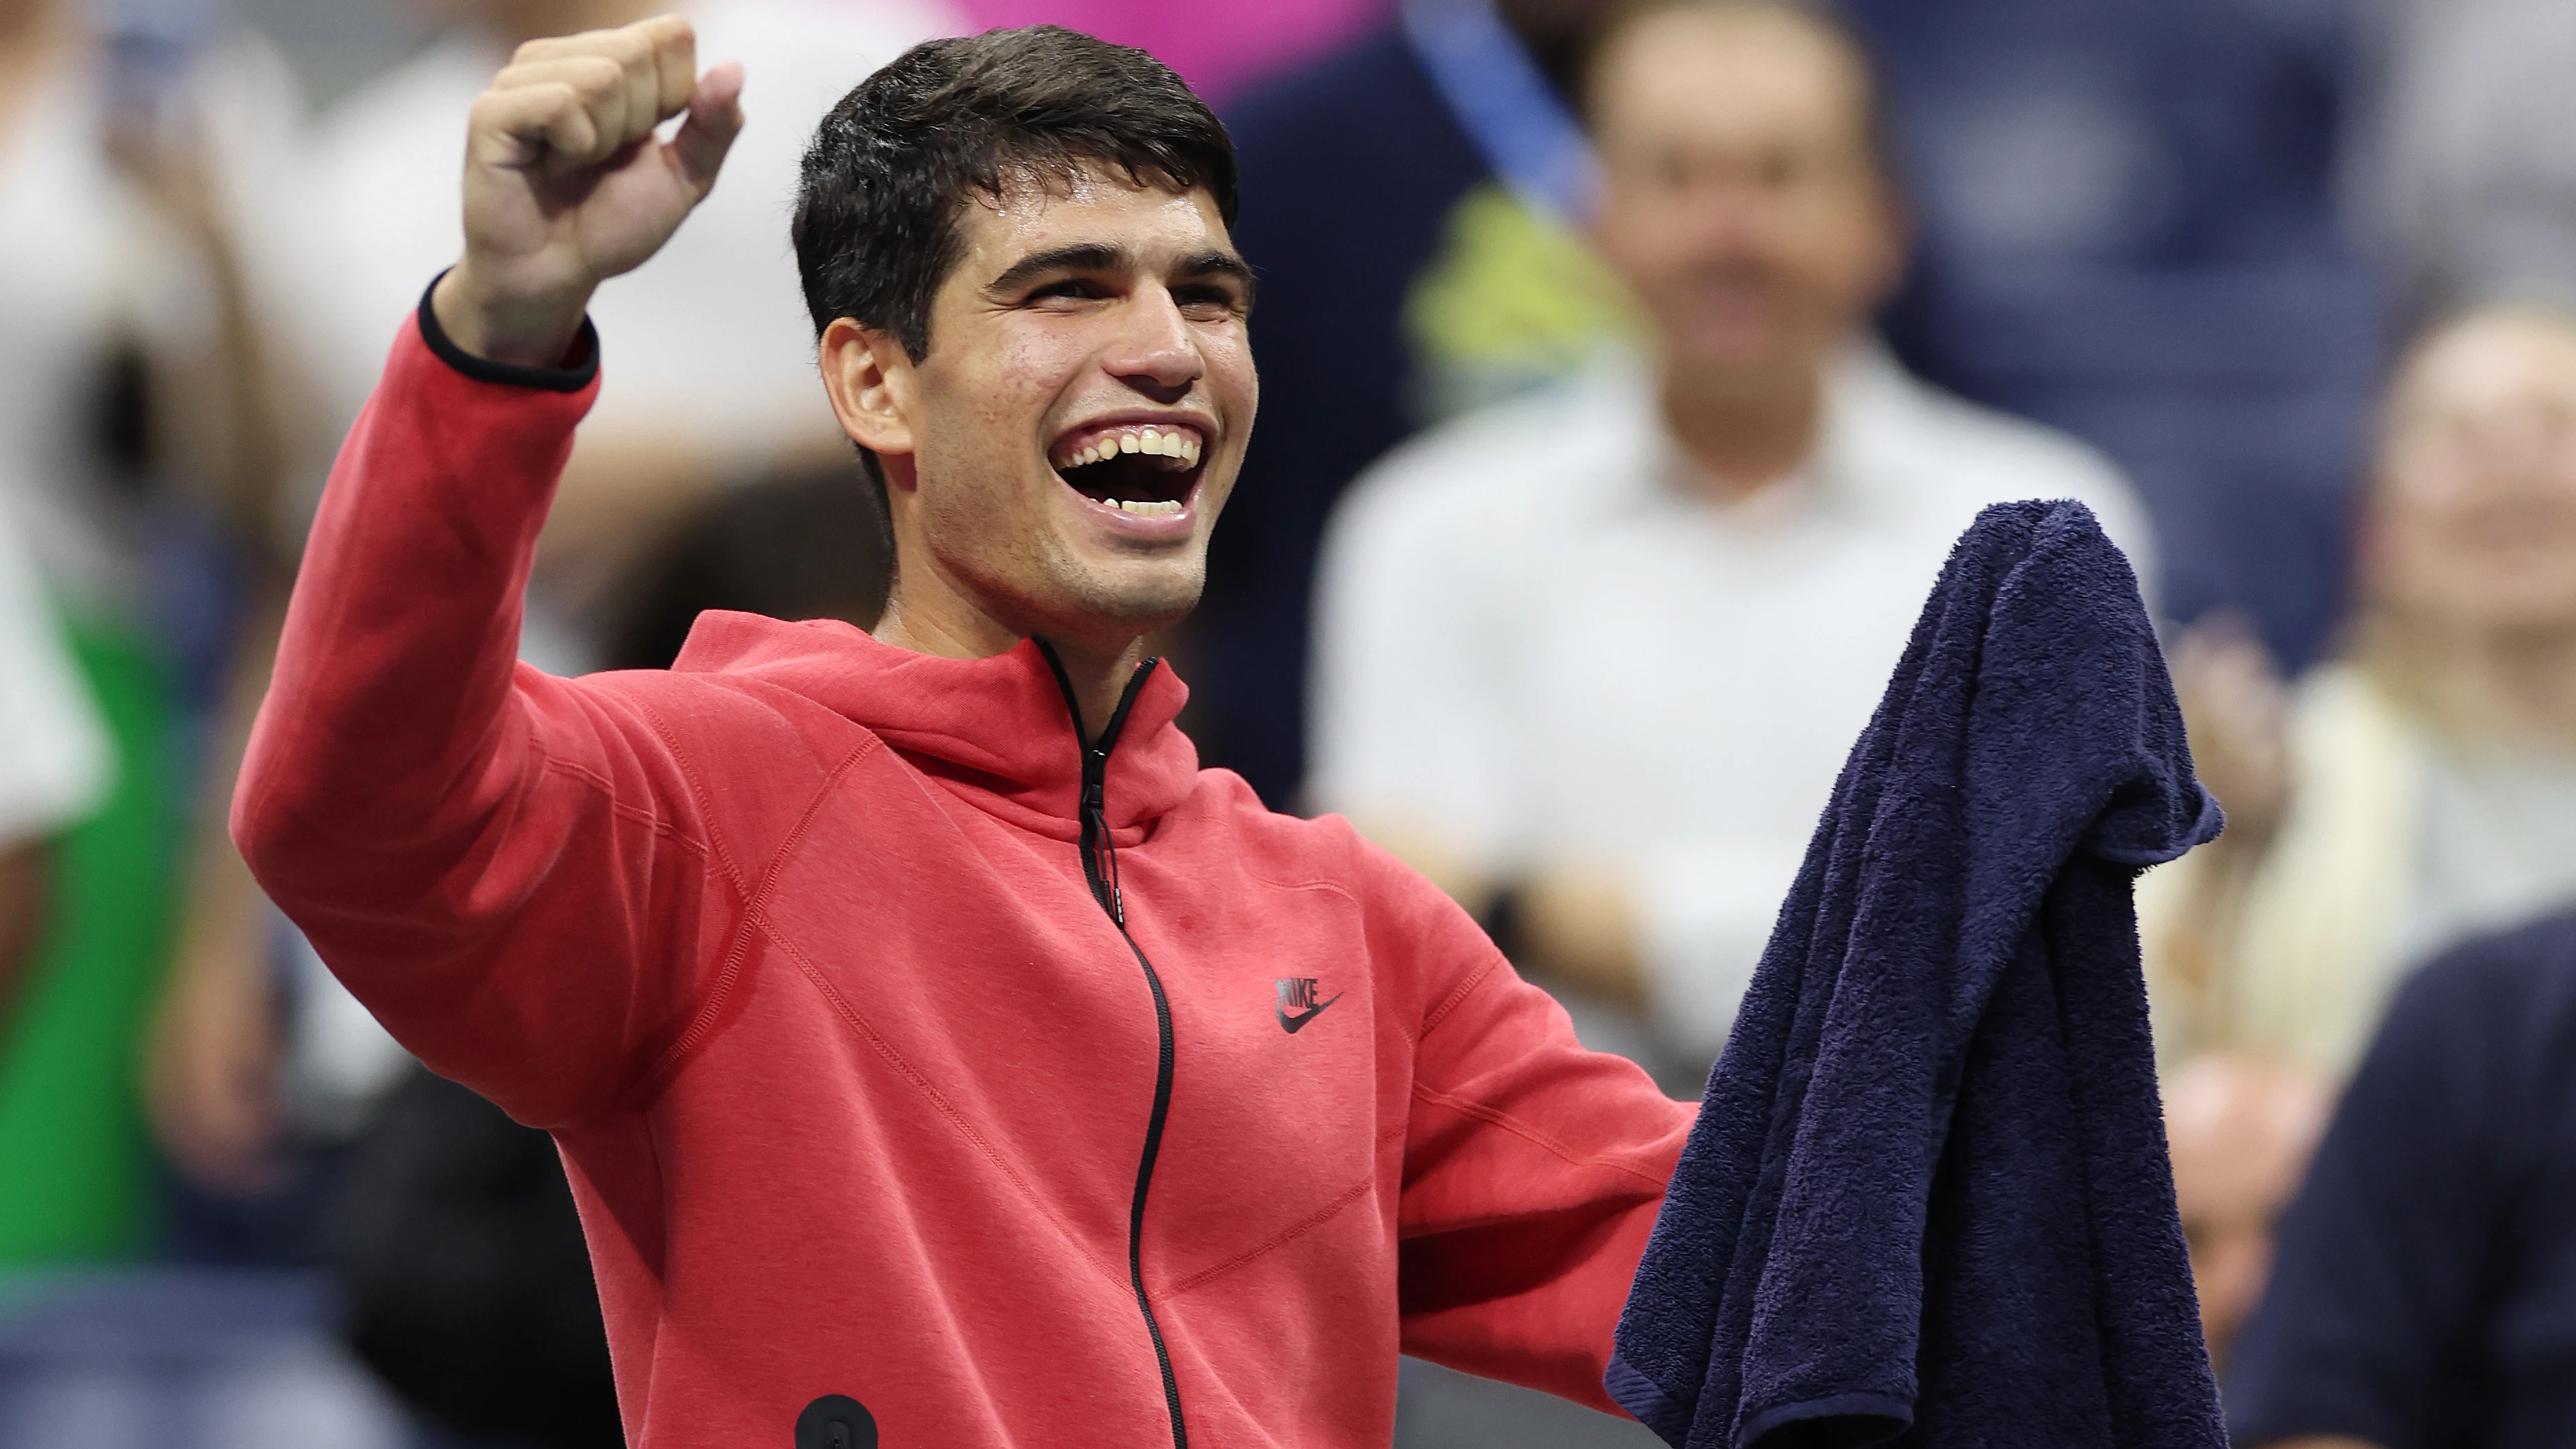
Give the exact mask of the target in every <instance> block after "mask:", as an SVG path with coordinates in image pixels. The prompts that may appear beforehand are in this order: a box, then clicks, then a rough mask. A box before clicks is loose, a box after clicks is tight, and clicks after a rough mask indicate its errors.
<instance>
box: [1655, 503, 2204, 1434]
mask: <svg viewBox="0 0 2576 1449" xmlns="http://www.w3.org/2000/svg"><path fill="white" fill-rule="evenodd" d="M2218 823H2219V816H2218V809H2217V806H2216V805H2215V804H2214V803H2213V802H2212V801H2211V800H2210V799H2209V797H2208V796H2207V795H2206V794H2204V793H2203V792H2202V791H2201V789H2200V786H2199V784H2198V782H2197V781H2196V780H2195V779H2194V778H2193V775H2192V769H2191V756H2190V752H2189V750H2188V749H2187V748H2186V746H2185V744H2184V741H2183V728H2182V716H2181V712H2180V711H2179V710H2178V709H2177V708H2176V707H2175V704H2174V697H2173V685H2172V682H2171V680H2170V679H2168V677H2167V676H2166V674H2165V669H2164V662H2163V657H2162V655H2161V654H2160V653H2159V652H2158V650H2157V647H2156V640H2155V635H2154V632H2153V630H2152V629H2151V628H2150V627H2149V625H2148V623H2147V616H2146V610H2145V608H2144V607H2143V606H2142V605H2141V604H2140V602H2139V599H2138V587H2137V580H2136V577H2135V576H2134V575H2133V574H2132V573H2131V572H2130V570H2129V565H2128V561H2127V560H2126V559H2125V558H2123V557H2122V556H2121V554H2120V552H2119V550H2118V549H2116V548H2114V547H2113V546H2112V544H2111V542H2110V541H2109V540H2108V539H2106V538H2104V537H2103V536H2102V531H2101V528H2100V527H2099V525H2097V524H2096V523H2095V522H2094V520H2093V515H2092V514H2091V513H2090V512H2089V511H2087V510H2086V509H2085V508H2084V507H2083V506H2082V505H2080V504H2074V503H2012V504H2003V505H1999V506H1997V507H1993V508H1989V509H1987V510H1986V511H1985V512H1984V513H1983V514H1981V515H1979V517H1978V519H1977V521H1976V523H1975V524H1974V525H1973V526H1972V527H1970V528H1969V530H1968V532H1967V533H1966V534H1965V535H1964V536H1962V537H1961V539H1960V540H1959V544H1958V547H1957V548H1956V549H1955V550H1954V551H1953V552H1952V554H1951V556H1950V562H1949V565H1948V567H1947V568H1945V569H1944V570H1943V571H1942V574H1941V581H1940V583H1939V584H1938V585H1937V586H1936V587H1935V588H1934V590H1933V593H1932V598H1931V601H1930V602H1929V603H1928V604H1927V605H1925V607H1924V611H1923V617H1922V619H1921V621H1920V622H1918V623H1917V624H1916V625H1915V629H1914V638H1913V642H1912V643H1911V644H1909V645H1908V646H1907V648H1906V651H1905V657H1904V659H1903V660H1902V661H1901V662H1900V663H1899V664H1898V665H1897V669H1896V674H1895V677H1894V679H1892V680H1891V681H1890V682H1889V684H1888V689H1887V695H1886V698H1885V699H1884V700H1882V701H1881V702H1880V704H1879V707H1878V713H1877V714H1876V716H1874V717H1873V718H1872V719H1871V721H1870V724H1869V728H1868V729H1867V730H1866V731H1864V732H1863V733H1862V735H1861V738H1860V741H1859V743H1858V744H1856V745H1855V746H1854V747H1853V749H1852V754H1851V758H1850V760H1849V761H1848V762H1847V763H1846V764H1845V765H1844V767H1843V773H1842V778H1841V780H1840V781H1839V782H1838V783H1837V784H1836V785H1835V787H1834V796H1833V803H1832V804H1831V805H1830V806H1829V807H1828V808H1827V810H1826V813H1825V817H1824V820H1823V822H1822V823H1821V824H1820V825H1819V826H1818V827H1817V830H1816V835H1815V839H1814V840H1813V842H1812V843H1810V845H1809V846H1808V849H1807V859H1806V864H1805V866H1804V867H1803V868H1802V869H1801V870H1800V871H1799V873H1798V880H1797V884H1796V885H1795V886H1793V887H1792V888H1791V890H1790V893H1789V898H1788V901H1787V903H1786V904H1785V905H1784V906H1783V907H1782V908H1781V913H1780V920H1779V924H1778V926H1777V927H1776V928H1775V929H1774V930H1773V932H1772V936H1771V943H1770V946H1769V948H1768V949H1767V950H1766V951H1765V952H1764V953H1763V957H1762V964H1761V967H1760V969H1759V970H1757V971H1756V972H1755V974H1754V978H1753V984H1752V986H1751V988H1750V990H1749V991H1748V992H1747V993H1746V996H1745V999H1744V1006H1743V1009H1742V1011H1741V1012H1740V1013H1739V1015H1738V1016H1737V1019H1736V1024H1735V1031H1734V1034H1733V1035H1732V1036H1731V1037H1730V1038H1729V1039H1728V1041H1727V1045H1726V1052H1725V1054H1724V1055H1723V1056H1722V1057H1720V1058H1719V1059H1718V1063H1717V1067H1716V1070H1715V1071H1713V1072H1712V1073H1711V1074H1710V1076H1709V1083H1708V1092H1707V1095H1706V1097H1705V1098H1704V1099H1703V1102H1702V1105H1701V1108H1700V1117H1699V1122H1698V1125H1697V1126H1696V1127H1694V1128H1693V1129H1692V1132H1691V1138H1690V1143H1689V1146H1688V1147H1687V1149H1686V1150H1685V1151H1684V1152H1683V1154H1682V1160H1681V1166H1680V1168H1679V1169H1678V1170H1677V1171H1676V1172H1675V1174H1674V1176H1673V1184H1672V1191H1671V1194H1670V1195H1669V1196H1668V1197H1667V1198H1666V1199H1665V1202H1664V1208H1663V1213H1662V1216H1661V1217H1660V1218H1658V1219H1657V1221H1656V1224H1655V1232H1654V1236H1653V1238H1652V1239H1651V1240H1650V1241H1649V1242H1648V1243H1647V1246H1646V1255H1645V1259H1644V1261H1643V1263H1642V1264H1640V1265H1639V1267H1638V1269H1637V1279H1636V1283H1635V1286H1634V1288H1633V1289H1632V1290H1631V1292H1630V1294H1629V1298H1628V1305H1627V1310H1626V1312H1625V1313H1624V1314H1623V1315H1622V1316H1621V1318H1620V1320H1619V1331H1618V1338H1617V1345H1616V1349H1617V1351H1616V1353H1615V1354H1614V1356H1613V1357H1612V1359H1611V1363H1610V1369H1609V1372H1608V1374H1607V1375H1606V1376H1605V1383H1606V1385H1607V1387H1608V1388H1609V1390H1610V1393H1611V1396H1612V1397H1613V1398H1615V1399H1617V1400H1618V1401H1619V1402H1620V1403H1621V1404H1623V1405H1625V1406H1626V1407H1627V1409H1628V1410H1629V1412H1631V1413H1633V1414H1635V1415H1636V1416H1637V1417H1638V1418H1639V1419H1640V1420H1643V1421H1644V1422H1645V1423H1646V1424H1647V1425H1649V1426H1650V1427H1652V1428H1653V1429H1654V1430H1655V1431H1656V1432H1657V1433H1658V1434H1661V1435H1662V1436H1663V1438H1664V1439H1665V1441H1666V1442H1668V1443H1670V1444H1673V1445H1675V1446H1677V1449H1750V1446H1753V1445H1755V1444H1763V1445H1769V1446H1774V1449H1776V1446H1782V1445H1793V1444H1794V1445H1798V1446H1801V1449H1806V1446H1825V1445H1846V1444H1849V1445H1858V1444H1878V1443H1900V1444H1924V1445H1978V1446H1986V1445H1994V1446H2005V1445H2034V1446H2038V1445H2045V1446H2049V1449H2087V1446H2095V1445H2100V1446H2113V1445H2116V1446H2119V1449H2168V1446H2193V1449H2223V1446H2224V1445H2225V1444H2226V1442H2227V1440H2226V1433H2225V1430H2224V1429H2223V1428H2222V1427H2221V1421H2220V1417H2219V1412H2218V1398H2217V1391H2216V1389H2215V1387H2214V1386H2213V1384H2212V1382H2211V1379H2210V1372H2209V1358H2208V1354H2207V1351H2206V1350H2205V1349H2204V1347H2203V1346H2202V1343H2201V1337H2200V1319H2199V1314H2198V1310H2197V1308H2196V1306H2195V1300H2194V1298H2193V1296H2192V1287H2191V1272H2190V1264H2189V1260H2188V1257H2187V1255H2186V1252H2185V1249H2184V1246H2183V1237H2182V1228H2181V1225H2180V1223H2179V1222H2178V1220H2177V1219H2176V1217H2175V1214H2174V1196H2173V1176H2172V1168H2171V1166H2170V1164H2169V1162H2168V1159H2167V1157H2166V1155H2165V1141H2164V1124H2163V1118H2162V1114H2161V1112H2160V1111H2159V1108H2158V1105H2157V1096H2156V1083H2155V1063H2154V1059H2153V1054H2152V1050H2151V1046H2150V1043H2149V1040H2148V1036H2147V1009H2146V990H2145V986H2144V983H2143V981H2142V979H2141V977H2140V974H2139V969H2138V940H2137V918H2136V914H2135V909H2134V907H2133V906H2132V904H2131V901H2130V887H2131V884H2132V882H2133V881H2134V880H2135V878H2136V875H2137V872H2138V870H2139V869H2140V868H2141V867H2144V866H2146V865H2149V864H2152V863H2154V862H2156V861H2161V860H2170V859H2172V858H2173V857H2174V856H2177V855H2179V854H2181V853H2182V852H2183V851H2185V850H2188V849H2190V848H2191V847H2192V846H2194V845H2196V844H2198V843H2200V842H2201V841H2204V840H2207V839H2209V838H2210V837H2211V836H2213V835H2215V834H2217V832H2218Z"/></svg>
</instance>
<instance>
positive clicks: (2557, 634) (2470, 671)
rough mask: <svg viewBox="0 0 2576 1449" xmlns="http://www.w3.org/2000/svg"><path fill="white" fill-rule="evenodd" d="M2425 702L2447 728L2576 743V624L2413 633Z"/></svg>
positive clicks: (2410, 645) (2410, 648)
mask: <svg viewBox="0 0 2576 1449" xmlns="http://www.w3.org/2000/svg"><path fill="white" fill-rule="evenodd" d="M2404 654H2405V656H2406V662H2407V664H2408V665H2409V666H2411V668H2410V669H2409V671H2408V672H2409V673H2410V674H2411V675H2412V676H2413V681H2414V691H2413V692H2414V693H2415V694H2416V695H2417V704H2418V706H2419V707H2420V708H2422V709H2424V710H2425V711H2426V712H2427V713H2428V714H2430V715H2431V716H2432V717H2433V719H2434V720H2435V721H2436V722H2437V724H2438V725H2439V726H2440V727H2441V728H2442V729H2443V731H2444V732H2445V733H2448V734H2452V735H2455V736H2459V737H2464V738H2469V739H2480V740H2491V741H2496V742H2501V743H2508V744H2538V745H2549V746H2555V747H2560V748H2576V625H2571V626H2570V627H2567V628H2559V629H2530V630H2518V631H2514V632H2511V633H2497V634H2488V635H2472V636H2466V637H2454V638H2451V639H2439V638H2415V639H2410V640H2408V641H2406V645H2405V648H2404Z"/></svg>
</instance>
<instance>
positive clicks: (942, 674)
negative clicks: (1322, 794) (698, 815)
mask: <svg viewBox="0 0 2576 1449" xmlns="http://www.w3.org/2000/svg"><path fill="white" fill-rule="evenodd" d="M671 668H672V669H673V670H674V671H676V672H679V673H684V674H685V673H695V674H724V675H729V676H732V677H734V678H736V679H742V680H746V681H754V682H758V683H761V684H767V685H772V686H775V687H777V688H780V689H784V690H787V691H789V692H790V693H793V694H797V695H800V696H802V697H804V698H806V699H810V700H812V701H814V702H815V703H817V704H819V705H822V706H823V707H824V708H826V709H829V710H831V711H832V712H833V713H835V714H838V715H840V716H842V717H843V718H845V719H847V720H849V721H851V722H852V723H854V724H857V725H859V726H861V727H863V728H865V729H867V730H868V731H870V732H871V733H873V734H875V735H876V736H877V737H878V738H880V739H882V740H884V741H885V742H886V743H887V744H888V745H890V746H892V747H893V748H894V750H895V751H896V753H898V754H900V755H902V756H903V757H904V758H905V759H906V760H908V761H910V762H911V763H912V764H913V765H914V766H915V767H917V768H919V769H920V770H921V771H922V772H923V773H924V774H927V775H929V776H931V777H932V778H934V779H936V780H938V781H939V782H940V783H941V784H943V785H945V786H948V787H949V788H951V789H953V790H956V791H957V792H958V793H960V794H962V795H964V796H966V797H967V798H968V799H970V800H972V801H973V802H974V803H975V804H976V805H978V806H980V807H982V808H984V809H987V810H990V811H992V812H993V813H994V814H996V815H999V816H1002V817H1003V818H1004V819H1006V820H1009V821H1011V822H1012V823H1014V824H1017V825H1020V826H1022V827H1023V828H1026V829H1030V830H1034V831H1037V832H1039V833H1041V834H1045V835H1050V836H1055V837H1057V838H1060V839H1064V840H1073V839H1076V838H1078V837H1079V835H1080V833H1081V825H1080V811H1081V795H1082V739H1081V735H1080V733H1079V731H1077V730H1076V729H1075V727H1074V722H1073V714H1072V711H1071V709H1070V707H1069V706H1068V705H1067V704H1066V702H1065V697H1064V690H1063V689H1062V687H1060V686H1059V685H1058V684H1057V683H1056V680H1055V674H1054V671H1052V670H1051V669H1049V668H1048V667H1047V661H1046V656H1045V655H1044V654H1043V653H1041V652H1040V651H1039V649H1038V646H1037V644H1036V642H1035V641H1033V640H1027V639H1023V640H1021V641H1020V642H1019V643H1018V644H1017V645H1014V646H1013V647H1012V648H1010V649H1009V650H1007V651H1005V652H1003V653H1000V654H996V655H993V656H992V657H991V658H988V659H947V658H942V657H940V656H938V655H935V654H920V653H915V652H914V651H912V650H910V649H903V648H898V647H896V646H894V645H892V644H884V643H880V642H878V641H877V640H876V639H874V638H872V637H870V636H869V635H868V634H867V632H866V631H864V630H861V629H859V628H857V627H855V626H853V625H851V624H847V623H844V622H842V621H840V620H838V619H809V620H806V621H804V622H801V623H792V624H791V623H786V622H783V621H781V620H777V619H770V618H764V617H762V616H760V615H758V614H738V613H733V612H731V611H728V610H723V609H710V610H708V611H707V612H705V613H703V614H700V615H699V616H698V622H697V625H696V627H694V628H693V629H691V630H690V631H689V641H688V643H687V645H685V646H684V647H683V648H682V649H681V650H680V657H679V658H678V659H677V660H675V661H673V663H672V665H671ZM1189 697H1190V692H1189V687H1188V686H1187V685H1184V684H1183V683H1181V681H1180V679H1179V678H1178V677H1177V676H1176V675H1174V674H1173V673H1172V670H1171V667H1170V665H1169V664H1164V665H1161V666H1158V667H1157V668H1156V669H1155V670H1154V672H1153V673H1152V675H1151V676H1149V677H1148V678H1147V679H1146V681H1145V687H1144V689H1143V690H1142V691H1141V692H1140V693H1138V695H1137V696H1136V702H1135V704H1134V706H1133V707H1132V708H1131V709H1130V710H1129V711H1128V715H1127V724H1126V727H1125V728H1124V729H1122V730H1121V731H1120V732H1119V736H1118V739H1117V742H1116V744H1115V745H1114V747H1113V748H1112V749H1111V751H1110V755H1109V769H1108V774H1107V777H1106V787H1107V788H1106V799H1105V800H1104V802H1103V804H1104V806H1105V809H1106V813H1107V815H1108V819H1109V828H1110V830H1111V832H1112V834H1113V836H1114V837H1115V840H1114V843H1116V844H1117V845H1120V846H1127V845H1132V844H1134V843H1135V841H1136V840H1137V839H1139V838H1141V837H1142V836H1143V835H1144V833H1145V831H1146V829H1147V828H1148V827H1149V826H1150V825H1151V824H1152V823H1153V821H1154V820H1156V819H1157V818H1159V817H1161V816H1162V815H1164V814H1166V813H1168V812H1170V811H1171V810H1172V809H1173V808H1175V807H1177V806H1178V805H1179V804H1180V803H1181V802H1182V801H1183V800H1184V799H1187V798H1188V796H1189V793H1190V791H1191V790H1192V789H1193V788H1195V787H1196V784H1197V781H1198V771H1199V755H1198V749H1197V747H1196V746H1194V745H1192V744H1191V743H1190V740H1189V736H1187V735H1185V734H1183V733H1181V730H1180V726H1179V725H1178V724H1176V723H1175V722H1174V721H1175V719H1176V718H1177V717H1178V716H1179V714H1180V712H1181V706H1182V705H1183V704H1185V703H1187V702H1188V700H1189Z"/></svg>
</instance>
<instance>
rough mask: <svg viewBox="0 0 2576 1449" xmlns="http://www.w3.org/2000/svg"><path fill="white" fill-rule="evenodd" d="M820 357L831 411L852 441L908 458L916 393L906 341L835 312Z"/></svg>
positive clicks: (825, 331)
mask: <svg viewBox="0 0 2576 1449" xmlns="http://www.w3.org/2000/svg"><path fill="white" fill-rule="evenodd" d="M816 361H817V362H818V363H819V364H820V365H821V367H822V372H823V391H824V393H825V394H826V395H827V396H829V397H830V398H831V399H832V414H833V416H835V417H837V418H839V419H840V420H841V431H842V432H844V433H846V434H848V435H849V438H850V441H851V442H854V443H856V444H858V445H859V446H860V447H862V448H865V449H867V450H868V451H869V452H871V453H874V454H876V455H877V456H878V457H880V458H884V457H888V456H894V457H907V458H908V457H910V456H911V455H912V451H913V439H914V434H913V417H914V398H915V396H916V394H915V391H914V376H913V368H912V357H911V355H910V354H909V353H906V352H905V351H904V350H903V344H902V343H901V342H899V341H897V340H896V339H895V337H894V336H893V334H891V333H887V332H881V331H878V330H877V329H875V328H873V327H863V326H861V325H860V324H858V323H857V322H854V321H852V320H850V319H849V318H847V317H836V318H834V319H832V324H831V325H830V326H828V327H826V328H824V329H823V340H822V343H821V344H820V346H819V347H818V348H817V349H816ZM892 471H893V470H889V476H891V474H892ZM906 471H908V470H906Z"/></svg>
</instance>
